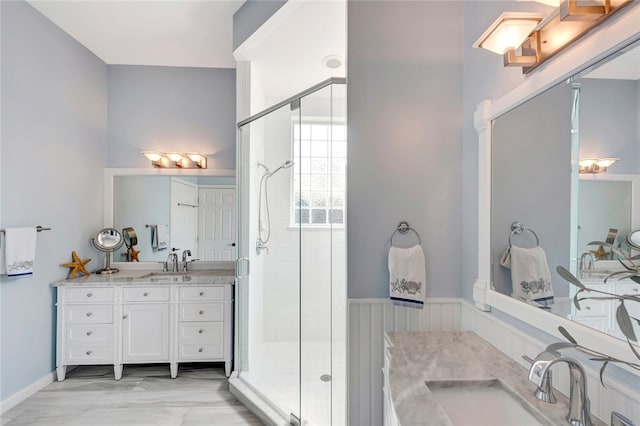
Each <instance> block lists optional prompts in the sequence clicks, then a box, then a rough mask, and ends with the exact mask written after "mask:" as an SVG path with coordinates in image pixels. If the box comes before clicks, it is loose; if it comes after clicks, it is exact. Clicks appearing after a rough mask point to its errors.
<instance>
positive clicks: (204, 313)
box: [52, 270, 235, 381]
mask: <svg viewBox="0 0 640 426" xmlns="http://www.w3.org/2000/svg"><path fill="white" fill-rule="evenodd" d="M234 280H235V276H234V272H233V271H232V270H212V271H209V270H206V271H205V270H201V271H193V272H184V273H163V272H157V271H121V272H119V273H118V274H113V275H95V274H92V275H90V276H86V277H81V278H76V279H73V280H65V281H59V282H55V283H53V284H52V285H53V286H54V287H57V288H58V298H57V304H56V306H57V342H56V343H57V345H56V346H57V349H56V367H57V376H58V380H60V381H61V380H64V378H65V374H66V369H67V366H69V365H93V364H107V365H113V367H114V375H115V378H116V380H119V379H120V378H121V377H122V368H123V365H124V364H143V363H144V364H148V363H168V364H169V366H170V373H171V377H172V378H175V377H176V376H177V374H178V364H179V363H181V362H224V363H225V372H226V375H227V376H229V375H230V374H231V361H232V353H233V349H232V342H231V339H232V337H231V336H232V332H233V328H232V327H233V324H232V309H233V285H234Z"/></svg>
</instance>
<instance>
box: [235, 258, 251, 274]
mask: <svg viewBox="0 0 640 426" xmlns="http://www.w3.org/2000/svg"><path fill="white" fill-rule="evenodd" d="M243 262H246V264H247V272H246V273H245V274H243V275H241V273H240V271H241V270H242V269H243V268H242V267H241V265H242V263H243ZM248 276H249V258H248V257H239V258H238V259H237V260H236V278H247V277H248Z"/></svg>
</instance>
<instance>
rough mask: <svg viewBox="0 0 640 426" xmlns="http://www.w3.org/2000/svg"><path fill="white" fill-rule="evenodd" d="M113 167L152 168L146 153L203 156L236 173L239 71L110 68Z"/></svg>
mask: <svg viewBox="0 0 640 426" xmlns="http://www.w3.org/2000/svg"><path fill="white" fill-rule="evenodd" d="M108 73H109V82H108V83H109V85H108V87H109V99H108V107H109V134H108V138H109V160H108V167H148V166H149V161H148V160H147V159H146V158H145V157H144V156H143V155H142V154H140V151H162V152H173V151H182V152H187V151H189V152H202V153H203V154H207V156H208V168H210V169H235V149H236V140H235V125H234V124H235V108H236V107H235V105H236V100H235V90H236V85H235V69H227V68H175V67H156V66H127V65H110V66H109V69H108Z"/></svg>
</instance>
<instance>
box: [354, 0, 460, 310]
mask: <svg viewBox="0 0 640 426" xmlns="http://www.w3.org/2000/svg"><path fill="white" fill-rule="evenodd" d="M347 26H348V37H347V38H348V46H347V51H348V52H349V58H348V62H349V65H348V71H347V72H348V75H347V79H348V82H349V84H348V87H347V98H348V100H349V101H348V110H347V116H348V120H349V129H348V138H349V148H348V150H349V151H348V155H349V166H348V170H347V173H348V175H347V182H348V183H347V185H348V186H347V188H348V194H349V195H348V198H349V199H348V210H347V212H348V247H349V255H348V269H349V276H348V283H349V284H348V286H349V290H348V295H349V297H351V298H368V297H388V295H389V283H388V279H389V273H388V270H387V253H388V249H389V237H390V236H391V233H392V232H393V231H394V229H395V227H396V226H397V224H398V222H399V221H401V220H407V221H408V222H409V223H410V225H411V226H412V227H414V228H415V229H416V230H417V231H418V232H419V233H420V235H421V236H422V247H423V249H424V250H425V257H426V264H427V296H429V297H441V296H452V297H456V296H460V295H461V289H460V282H461V274H460V264H461V262H462V261H463V259H461V254H462V246H463V244H462V239H461V227H460V223H461V221H462V205H461V202H462V199H461V197H460V192H461V191H462V182H461V176H462V170H461V163H460V159H461V156H462V153H461V142H462V73H463V69H462V60H463V51H464V48H463V3H462V2H447V1H429V2H412V1H393V2H362V1H349V3H348V25H347ZM406 238H407V239H409V238H411V237H409V236H407V237H406ZM407 241H408V240H407ZM412 241H415V240H412ZM398 243H400V240H398Z"/></svg>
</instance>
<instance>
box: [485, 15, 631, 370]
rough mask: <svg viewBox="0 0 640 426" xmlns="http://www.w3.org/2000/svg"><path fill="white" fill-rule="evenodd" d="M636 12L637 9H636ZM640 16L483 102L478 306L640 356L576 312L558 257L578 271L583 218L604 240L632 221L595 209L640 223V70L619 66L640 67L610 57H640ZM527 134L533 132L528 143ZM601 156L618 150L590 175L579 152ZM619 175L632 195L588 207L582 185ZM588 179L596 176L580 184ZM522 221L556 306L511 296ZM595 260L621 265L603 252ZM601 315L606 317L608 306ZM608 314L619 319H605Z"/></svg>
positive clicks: (621, 354) (623, 355)
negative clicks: (510, 254) (543, 261)
mask: <svg viewBox="0 0 640 426" xmlns="http://www.w3.org/2000/svg"><path fill="white" fill-rule="evenodd" d="M634 13H635V14H636V15H637V14H638V11H634ZM636 19H637V18H634V17H632V16H631V15H630V16H629V17H623V18H621V20H620V21H619V22H618V24H617V25H618V26H617V27H616V32H615V35H612V36H611V37H608V38H604V37H603V38H597V37H594V38H593V39H590V40H589V41H588V44H589V48H588V49H586V48H585V49H576V50H574V51H569V52H564V53H563V54H562V55H561V56H560V57H558V58H556V59H554V61H552V62H550V63H549V64H547V66H546V68H545V69H544V70H543V71H541V72H540V73H539V74H536V75H535V76H534V77H535V78H532V76H528V78H527V79H525V81H524V82H523V83H522V84H521V85H520V86H518V87H517V88H516V89H514V90H513V91H512V92H510V93H508V94H507V95H505V96H504V97H502V98H500V99H497V100H496V101H494V102H484V103H482V104H480V105H479V106H478V108H477V110H476V116H475V125H476V129H477V130H478V135H479V143H480V146H479V161H480V163H479V174H480V188H479V218H478V220H479V230H478V232H479V235H478V241H479V246H478V250H479V253H478V255H479V263H478V279H477V280H476V282H475V284H474V301H475V303H476V306H477V307H479V308H481V309H497V310H499V311H502V312H505V313H507V314H509V315H512V316H514V317H517V318H519V319H521V320H522V321H525V322H526V323H528V324H530V325H532V326H534V327H538V328H539V329H541V330H544V331H545V332H548V333H550V334H552V335H555V336H558V337H559V338H560V339H562V340H564V338H563V337H562V336H561V335H560V334H559V332H558V330H557V328H558V326H564V327H565V328H567V329H568V330H570V331H571V333H572V334H573V335H574V337H575V338H576V339H577V340H578V341H579V342H587V343H589V345H590V346H591V347H592V348H594V349H596V350H601V351H602V352H604V353H608V354H611V355H612V356H615V357H618V358H620V359H625V360H628V361H631V362H633V361H634V360H635V361H637V360H636V359H635V357H633V355H632V354H631V352H630V350H629V347H628V345H627V343H626V341H622V340H621V339H619V336H616V332H615V331H616V330H615V329H614V328H615V326H613V327H611V326H610V325H605V327H601V325H602V321H600V320H598V321H593V318H584V317H583V318H576V317H574V315H575V310H572V306H571V303H570V302H571V296H572V294H573V293H572V289H571V287H573V286H569V285H568V284H567V283H566V282H565V281H564V280H562V279H561V278H559V277H557V275H556V274H555V267H556V266H558V265H561V266H564V267H565V268H567V269H569V270H571V271H575V272H576V273H577V272H578V271H577V268H578V260H579V257H580V254H582V253H583V252H582V251H581V250H583V247H581V246H580V245H579V242H578V237H579V234H580V233H579V226H580V224H581V223H583V224H587V223H590V225H589V226H591V225H593V226H594V227H596V228H602V229H603V231H602V235H601V236H600V237H599V238H598V239H599V240H603V241H604V240H606V238H607V236H608V233H609V229H610V228H615V227H616V226H617V227H619V228H625V225H621V224H613V223H597V218H596V217H595V216H596V215H594V216H593V217H591V218H590V217H589V215H590V214H594V213H597V214H598V215H603V212H604V213H606V214H604V215H603V217H605V216H606V218H605V219H603V220H604V221H605V222H613V221H617V220H618V219H619V218H620V216H623V217H626V219H622V220H623V223H626V224H630V225H626V226H627V228H626V229H627V231H626V232H629V230H631V229H639V228H640V225H638V223H637V222H638V217H637V216H638V215H637V212H638V209H637V208H635V205H636V204H637V202H638V199H639V198H640V197H638V195H637V184H635V182H636V180H637V174H638V172H639V170H640V169H639V167H638V160H639V159H640V156H639V155H638V152H639V151H638V145H640V144H639V135H638V132H637V129H638V121H639V120H640V100H639V98H640V89H639V85H640V83H639V81H638V79H639V78H640V76H637V75H636V76H634V77H631V76H629V75H628V74H627V75H624V76H622V75H616V74H615V73H614V72H615V71H614V69H622V70H624V71H626V72H628V71H630V70H631V69H633V68H634V67H631V66H619V65H618V66H611V67H610V66H605V65H604V64H605V63H607V64H614V65H615V64H617V63H619V62H620V61H625V58H628V56H627V55H633V56H629V58H631V59H630V60H631V61H635V62H632V63H638V61H639V59H638V58H639V56H635V55H638V54H640V53H638V51H639V50H640V48H638V39H640V34H638V32H637V20H636ZM612 33H613V32H612ZM585 43H587V42H585ZM634 43H635V44H634ZM603 59H605V60H604V61H603ZM626 60H629V59H626ZM635 69H637V67H635ZM568 77H572V78H571V79H568ZM578 124H580V126H578ZM553 130H557V131H556V132H553ZM523 139H525V140H527V142H526V143H525V144H524V145H521V144H520V141H521V140H523ZM538 147H539V151H538ZM594 157H597V158H603V157H617V158H620V160H619V161H618V162H617V163H615V164H614V165H612V166H610V167H608V170H606V171H604V172H602V173H599V174H594V175H593V176H591V177H586V176H582V175H579V173H578V167H577V166H578V160H579V159H580V158H594ZM623 159H624V161H622V160H623ZM615 175H617V177H619V178H620V179H618V181H619V182H625V181H626V182H627V183H622V184H619V183H615V184H612V186H616V190H615V192H618V193H619V195H620V196H621V197H622V198H621V199H622V200H624V201H613V200H607V199H602V200H599V201H596V205H598V207H599V209H600V211H599V212H595V211H594V210H593V209H591V210H589V209H585V208H582V210H581V209H580V205H579V199H580V198H579V197H580V193H581V192H582V197H583V201H584V200H585V198H586V197H588V195H586V193H588V192H589V191H590V190H589V189H588V186H592V183H591V181H597V182H600V181H605V180H615V179H613V177H614V176H615ZM523 176H527V178H528V181H527V180H526V179H525V178H523ZM550 176H553V177H552V178H550ZM605 176H607V177H605ZM514 180H515V181H514ZM584 182H588V183H586V184H584V185H583V187H581V184H583V183H584ZM629 182H630V184H629ZM536 183H538V185H536ZM591 192H593V191H591ZM596 192H598V191H596ZM629 192H630V193H631V194H630V197H629ZM629 206H630V207H629ZM580 210H581V211H580ZM611 210H616V214H618V213H620V214H619V215H618V218H617V219H616V218H614V216H616V215H611V214H610V213H611ZM607 215H608V216H607ZM629 216H630V217H629ZM514 221H521V222H523V224H524V226H525V227H528V228H531V229H532V230H533V231H534V232H535V233H536V234H537V236H538V237H539V240H540V246H541V247H543V249H544V251H545V253H546V255H547V261H548V262H547V263H548V265H549V269H550V275H551V279H552V283H553V289H554V293H555V294H554V296H555V299H556V304H555V306H554V311H552V312H555V313H556V315H552V314H550V313H549V312H548V311H547V310H543V309H540V307H539V306H536V305H535V304H531V303H524V302H521V301H518V300H516V299H514V298H513V297H511V293H512V286H511V282H510V281H508V280H509V279H510V271H509V270H507V269H504V268H503V267H502V266H500V259H501V256H502V254H503V253H504V250H505V248H507V247H508V238H509V235H510V225H511V223H513V222H514ZM583 226H584V227H585V228H586V227H587V225H583ZM584 230H585V229H584V228H583V231H584ZM624 232H625V231H624V230H622V229H619V234H618V236H617V238H616V239H615V244H616V245H618V244H620V243H622V244H623V246H624V245H626V242H625V241H624V239H625V238H624V237H625V236H626V235H624ZM583 233H586V232H583ZM528 235H529V234H528V233H522V235H518V236H517V237H520V239H519V240H518V241H517V244H518V245H520V246H523V247H532V245H533V243H532V239H533V238H532V237H531V236H528ZM591 249H593V250H597V249H598V247H591ZM632 254H638V252H637V251H636V252H634V253H632ZM602 262H604V261H602ZM611 263H614V262H613V261H611ZM615 263H617V262H615ZM596 266H599V267H602V266H606V267H607V268H609V267H611V266H613V265H612V264H604V263H598V262H596ZM605 276H606V274H603V277H602V278H604V277H605ZM627 290H628V289H621V291H627ZM558 302H560V303H558ZM585 311H586V310H585ZM603 316H605V317H606V318H608V314H604V313H603ZM613 322H614V323H615V321H613ZM604 323H605V324H611V321H609V320H607V319H605V321H604ZM605 333H606V334H605Z"/></svg>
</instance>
